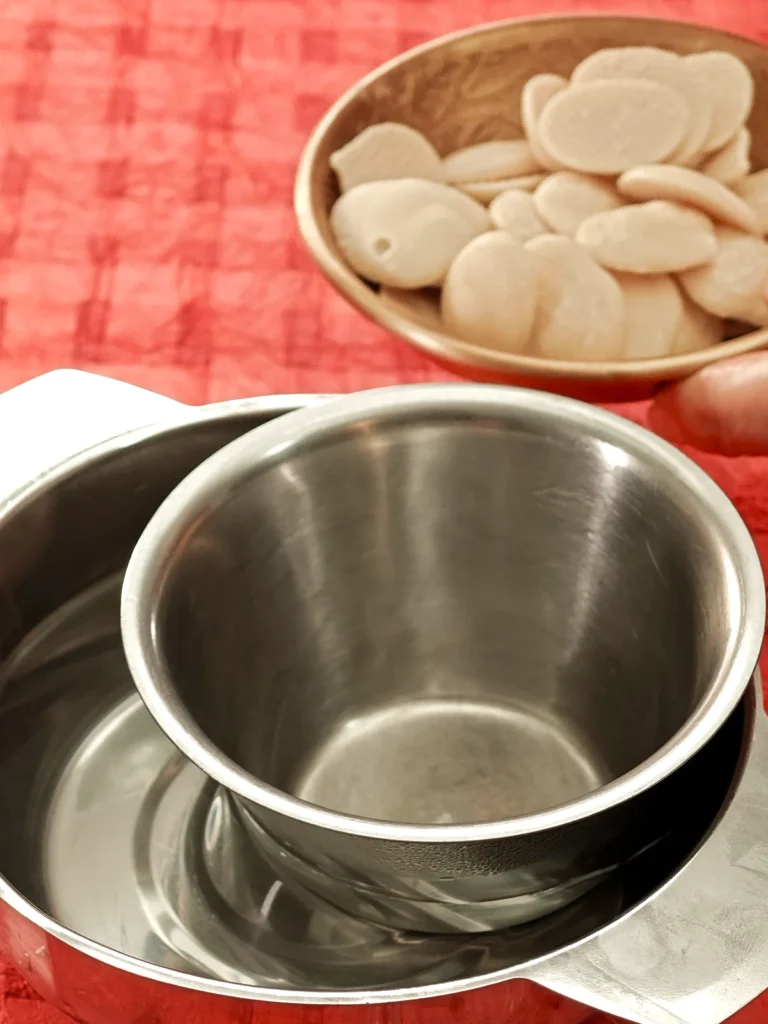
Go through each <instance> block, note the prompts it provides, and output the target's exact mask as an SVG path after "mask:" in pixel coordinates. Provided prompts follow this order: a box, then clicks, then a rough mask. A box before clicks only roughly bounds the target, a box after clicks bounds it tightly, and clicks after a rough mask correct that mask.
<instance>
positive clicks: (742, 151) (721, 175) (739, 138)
mask: <svg viewBox="0 0 768 1024" xmlns="http://www.w3.org/2000/svg"><path fill="white" fill-rule="evenodd" d="M751 145H752V134H751V132H750V130H749V128H740V129H739V130H738V131H737V132H736V134H735V135H734V137H733V138H732V139H731V141H730V142H728V143H726V145H725V146H723V148H722V149H719V150H718V151H717V152H716V153H713V154H712V156H710V157H709V158H708V159H707V160H705V161H704V163H703V164H702V165H701V168H700V170H701V173H702V174H706V175H707V177H709V178H714V179H715V181H719V182H720V184H721V185H728V186H729V187H730V188H733V186H734V185H738V184H739V182H741V181H743V180H744V179H745V178H746V177H747V175H748V174H749V172H750V164H749V150H750V146H751Z"/></svg>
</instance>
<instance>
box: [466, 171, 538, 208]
mask: <svg viewBox="0 0 768 1024" xmlns="http://www.w3.org/2000/svg"><path fill="white" fill-rule="evenodd" d="M545 178H546V174H523V175H521V176H520V177H519V178H502V179H500V180H499V181H463V182H462V183H461V184H460V185H457V186H456V187H457V188H460V189H461V191H462V192H466V194H467V195H468V196H472V198H473V199H476V200H477V201H478V203H491V202H493V200H494V199H495V198H496V196H500V195H501V194H502V193H503V192H508V191H510V189H517V190H520V191H523V192H533V190H534V189H535V188H536V186H537V185H540V184H541V182H542V181H544V179H545Z"/></svg>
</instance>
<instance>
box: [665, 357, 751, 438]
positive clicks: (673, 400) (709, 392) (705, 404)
mask: <svg viewBox="0 0 768 1024" xmlns="http://www.w3.org/2000/svg"><path fill="white" fill-rule="evenodd" d="M649 426H650V427H651V429H652V430H654V431H655V432H656V433H657V434H660V435H661V436H662V437H664V438H666V439H667V440H668V441H672V442H673V443H675V444H688V445H693V446H694V447H696V448H699V449H700V450H701V451H706V452H717V453H718V454H720V455H768V352H753V353H750V354H749V355H745V356H737V357H735V358H734V359H725V360H723V361H722V362H719V363H713V364H712V365H711V366H707V367H705V368H704V369H703V370H699V372H698V373H695V374H694V375H693V376H692V377H688V378H687V379H686V380H682V381H680V382H679V383H677V384H672V385H670V386H669V387H668V388H665V389H664V390H663V391H662V392H660V393H659V395H658V396H657V397H656V398H655V399H654V400H653V402H652V404H651V409H650V413H649Z"/></svg>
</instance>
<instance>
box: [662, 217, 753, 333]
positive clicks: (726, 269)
mask: <svg viewBox="0 0 768 1024" xmlns="http://www.w3.org/2000/svg"><path fill="white" fill-rule="evenodd" d="M680 282H681V284H682V286H683V288H684V289H685V291H686V292H687V294H688V295H689V296H690V298H691V299H693V301H694V302H696V303H697V304H698V305H699V306H701V307H702V309H705V310H706V311H707V312H708V313H712V314H713V315H714V316H720V317H724V318H727V319H732V320H742V321H744V323H748V324H755V325H758V326H766V325H768V301H766V300H767V299H768V242H765V241H764V240H763V239H762V238H755V236H754V235H748V234H746V233H745V232H743V231H734V230H733V229H732V228H720V229H719V230H718V231H717V252H716V254H715V258H714V259H713V260H712V262H711V263H708V264H706V265H705V266H702V267H696V268H695V269H694V270H687V271H686V272H685V273H683V274H681V275H680Z"/></svg>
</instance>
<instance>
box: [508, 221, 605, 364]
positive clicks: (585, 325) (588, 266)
mask: <svg viewBox="0 0 768 1024" xmlns="http://www.w3.org/2000/svg"><path fill="white" fill-rule="evenodd" d="M525 248H526V249H527V250H528V251H529V252H531V253H532V254H533V255H534V256H535V258H536V263H537V267H538V274H537V280H538V301H537V307H536V318H535V321H534V328H533V343H532V346H533V347H532V351H533V353H534V354H535V355H539V356H543V357H544V358H546V359H571V360H574V359H576V360H587V361H599V360H603V359H619V358H621V352H622V348H623V345H624V320H625V313H624V296H623V294H622V291H621V288H620V287H619V285H618V284H617V282H616V281H615V280H614V278H613V277H612V276H611V275H610V274H609V273H608V272H607V271H606V270H603V268H602V267H599V266H598V265H597V263H595V261H594V260H593V259H592V258H591V256H589V255H588V253H586V252H585V251H584V249H582V248H581V247H580V246H579V245H577V244H576V243H575V242H574V241H573V240H572V239H570V238H565V237H564V236H561V235H540V236H539V237H538V238H534V239H532V240H531V241H530V242H527V243H526V246H525Z"/></svg>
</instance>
